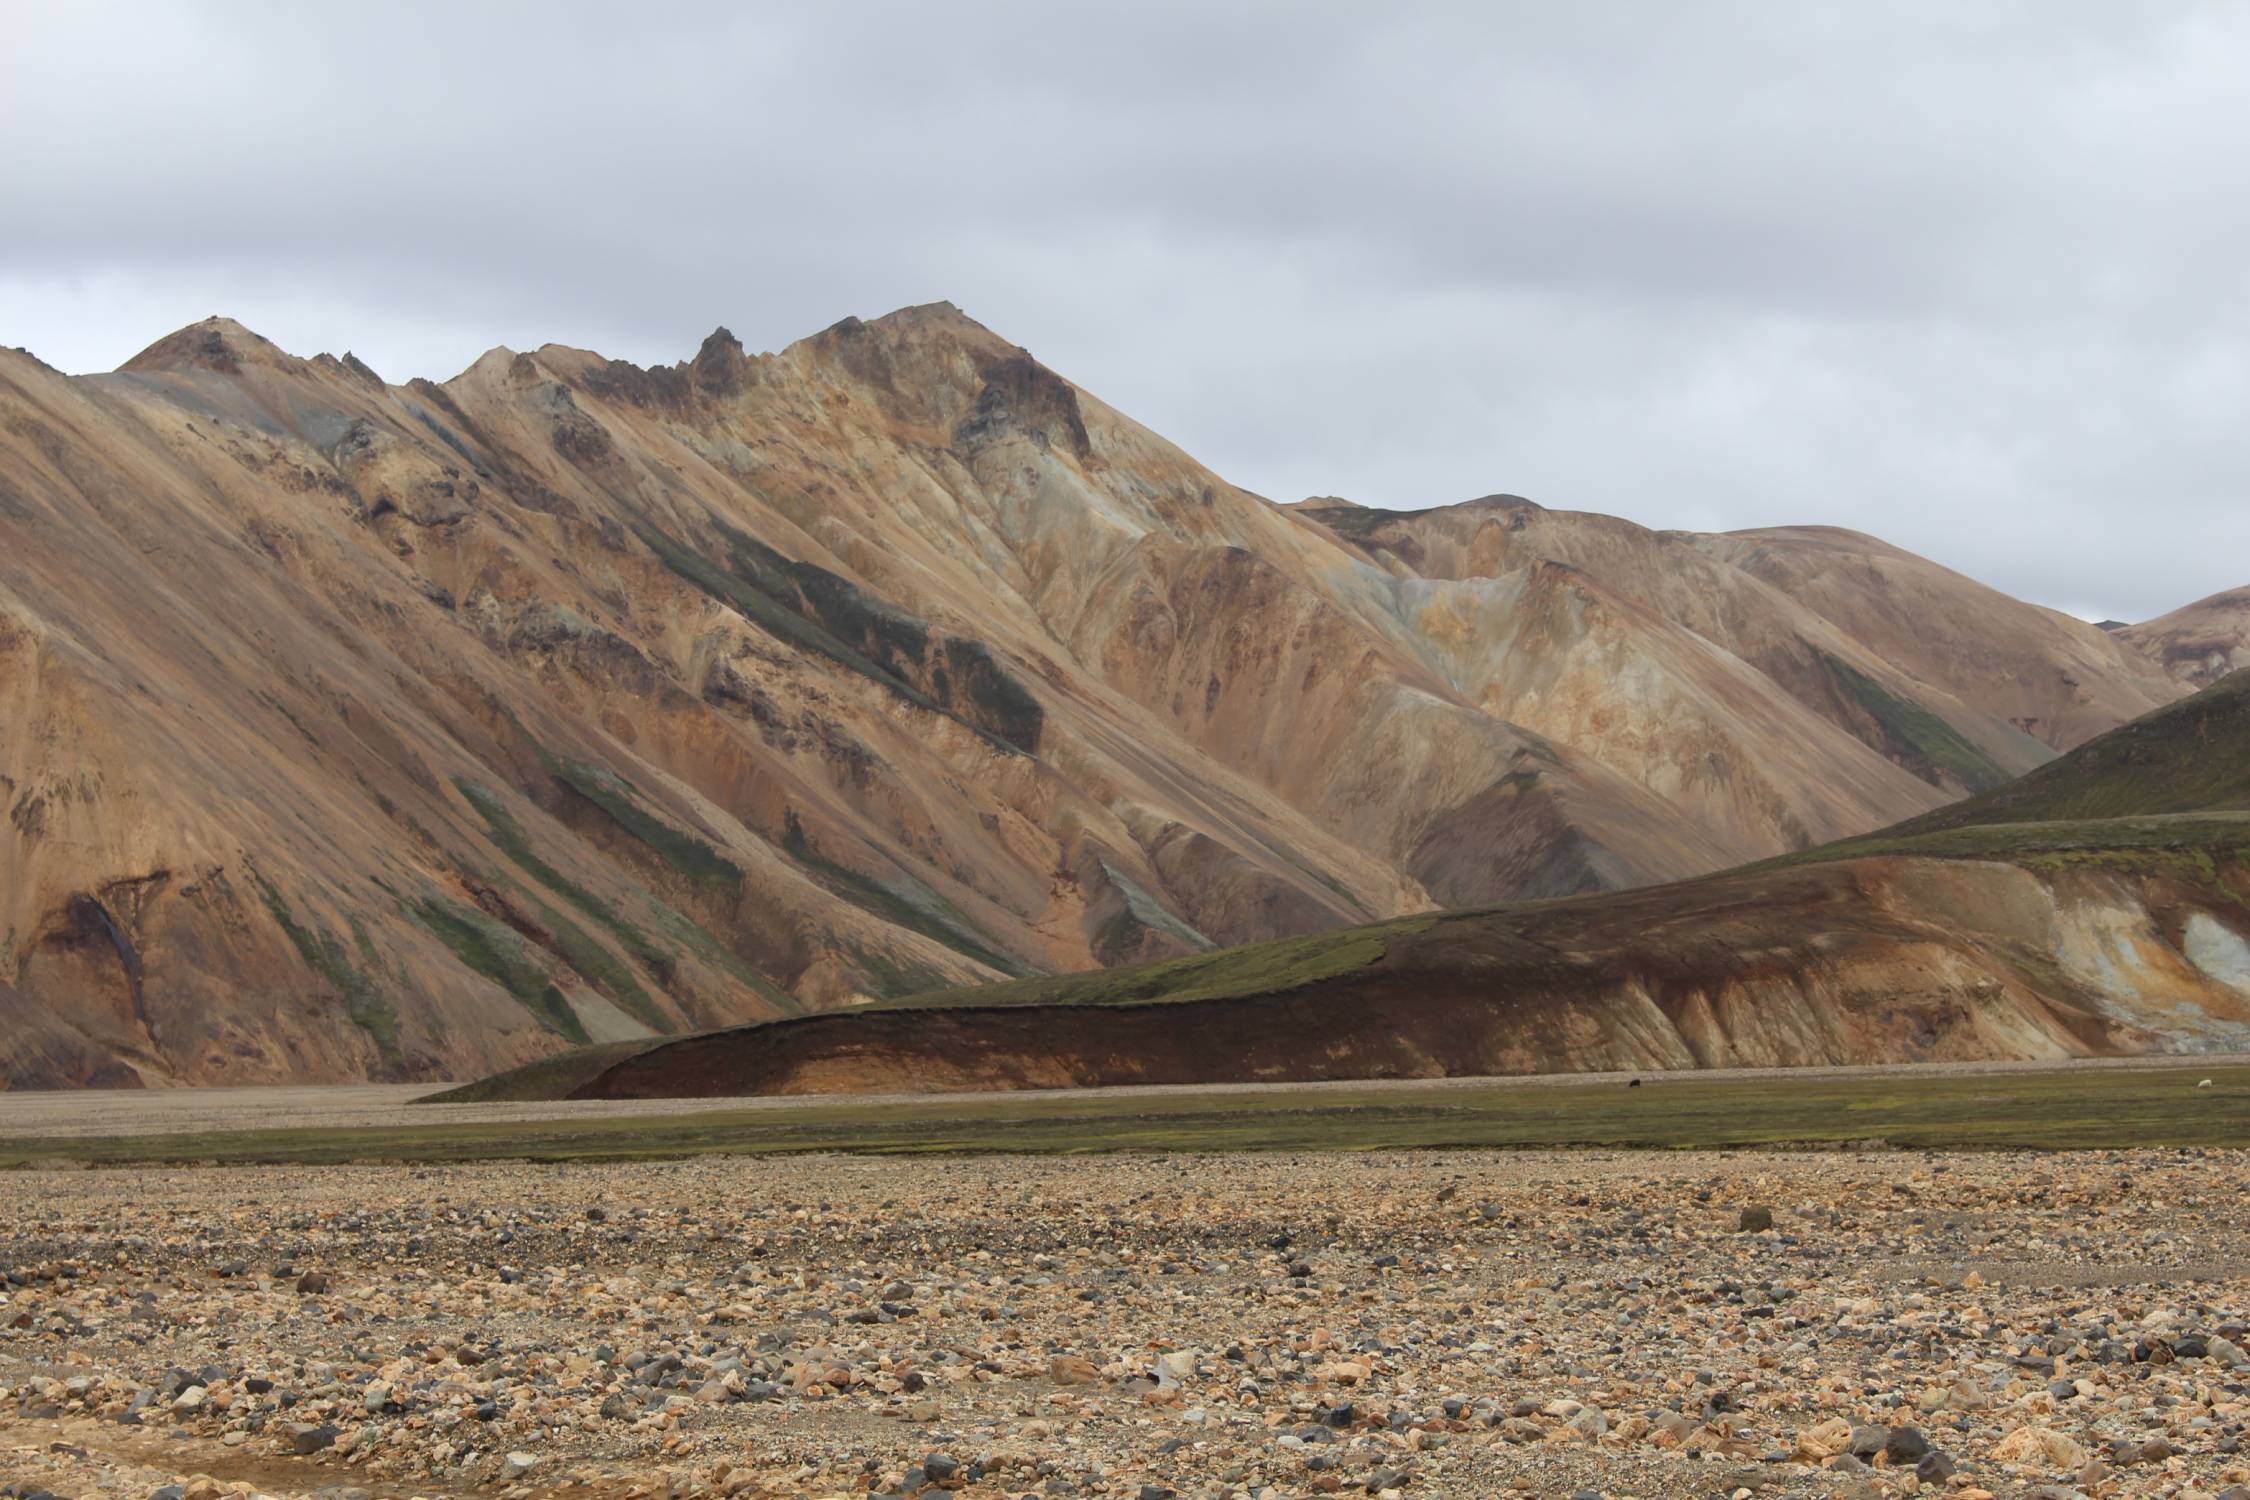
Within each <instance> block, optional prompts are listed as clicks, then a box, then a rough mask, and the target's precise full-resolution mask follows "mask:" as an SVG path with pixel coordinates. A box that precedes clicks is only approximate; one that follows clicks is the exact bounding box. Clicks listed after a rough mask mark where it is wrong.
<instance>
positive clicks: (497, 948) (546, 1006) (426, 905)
mask: <svg viewBox="0 0 2250 1500" xmlns="http://www.w3.org/2000/svg"><path fill="white" fill-rule="evenodd" d="M411 910H412V912H413V915H414V918H415V920H416V921H418V922H420V923H421V924H422V925H423V926H424V927H427V928H428V929H429V930H430V932H431V933H432V934H433V935H435V936H436V937H437V939H438V941H440V942H442V943H444V944H445V946H446V947H448V948H450V949H452V950H453V956H454V957H455V958H458V959H460V960H461V962H462V964H463V965H464V966H466V967H467V968H469V969H472V970H474V971H475V972H476V973H479V974H482V975H483V976H484V977H485V978H487V979H489V980H491V981H492V982H493V983H494V984H497V985H499V986H500V988H502V989H504V990H506V991H507V992H508V993H509V994H510V995H512V996H514V997H515V1000H516V1003H517V1004H519V1005H521V1006H522V1007H523V1008H524V1009H525V1010H527V1011H529V1012H531V1014H532V1016H533V1018H534V1019H536V1020H537V1021H538V1022H539V1024H540V1025H542V1026H544V1027H546V1028H547V1029H548V1030H549V1031H552V1032H554V1033H555V1034H556V1035H557V1036H562V1037H567V1038H569V1039H570V1040H571V1041H574V1042H577V1043H578V1044H579V1045H581V1046H584V1045H585V1044H586V1042H587V1041H588V1040H589V1038H588V1037H587V1035H586V1028H585V1027H584V1026H583V1025H581V1024H580V1023H579V1020H578V1015H577V1012H575V1011H573V1010H572V1009H571V1008H570V1001H569V1000H567V999H566V998H564V996H563V992H562V991H561V990H559V989H557V988H556V987H555V985H554V982H553V981H552V980H550V979H549V978H548V976H547V971H546V970H545V969H543V968H541V967H540V966H539V965H538V964H537V963H535V962H534V961H533V960H532V958H531V955H530V952H529V951H528V949H527V947H526V945H525V943H524V940H523V939H522V938H521V937H519V936H517V935H516V934H515V933H514V932H512V931H510V930H509V929H508V928H507V927H505V926H503V925H501V924H500V923H498V922H495V921H494V920H492V918H490V917H488V916H486V915H485V914H484V913H483V912H481V911H478V910H477V909H476V908H475V907H473V906H464V905H462V904H461V903H460V902H458V901H454V900H451V899H449V898H447V897H444V896H440V895H438V894H436V893H435V892H431V893H428V894H425V895H424V896H423V897H422V898H421V899H420V900H418V901H416V902H415V903H414V905H413V906H412V908H411Z"/></svg>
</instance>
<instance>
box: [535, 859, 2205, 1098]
mask: <svg viewBox="0 0 2250 1500" xmlns="http://www.w3.org/2000/svg"><path fill="white" fill-rule="evenodd" d="M2245 1049H2250V875H2246V874H2245V873H2244V872H2243V870H2242V868H2241V867H2240V866H2235V865H2229V866H2227V867H2225V868H2224V869H2223V870H2218V871H2214V870H2213V869H2210V868H2207V867H2198V866H2197V865H2196V864H2195V863H2194V862H2192V861H2189V862H2182V863H2178V864H2174V863H2171V862H2169V861H2167V860H2165V859H2163V858H2155V859H2150V860H2146V861H2143V860H2138V859H2136V860H2131V861H2127V862H2126V863H2124V864H2122V865H2116V866H2111V865H2104V864H2101V863H2092V864H2083V865H2081V864H2072V863H2067V862H2066V863H2063V864H2059V865H2057V866H2055V867H2052V868H2046V869H2031V868H2023V867H2019V866H2016V865H2009V864H1994V863H1987V862H1969V861H1952V860H1932V859H1905V858H1884V859H1868V860H1855V861H1848V862H1844V863H1839V864H1834V865H1817V866H1809V867H1805V868H1801V869H1796V870H1790V871H1783V872H1778V873H1761V874H1751V875H1743V876H1729V877H1724V878H1721V879H1718V880H1711V881H1698V882H1692V883H1689V884H1687V885H1683V886H1679V887H1670V888H1665V889H1661V890H1652V891H1645V892H1629V893H1625V894H1623V895H1619V896H1609V897H1602V898H1595V899H1590V900H1587V901H1582V902H1570V903H1563V904H1560V905H1557V906H1552V907H1547V908H1542V909H1538V910H1535V911H1528V912H1518V913H1502V914H1488V915H1474V914H1460V915H1453V916H1448V917H1445V918H1442V919H1437V920H1435V921H1433V922H1431V923H1429V924H1427V925H1420V924H1412V925H1409V926H1407V927H1404V928H1400V929H1396V930H1394V931H1392V932H1391V933H1390V934H1389V935H1388V936H1387V937H1386V939H1385V943H1384V951H1383V952H1382V954H1381V956H1380V957H1378V958H1376V959H1374V960H1373V961H1372V962H1370V963H1368V964H1367V965H1365V966H1364V967H1362V968H1356V969H1353V970H1352V971H1351V972H1349V973H1345V974H1340V975H1337V976H1334V977H1331V978H1328V979H1324V980H1321V981H1319V982H1316V983H1312V984H1307V985H1303V986H1300V987H1293V988H1290V989H1288V990H1286V991H1275V992H1258V993H1248V994H1243V995H1239V996H1231V997H1227V998H1220V999H1209V1000H1188V1001H1176V1002H1170V1003H1142V1004H1120V1005H1103V1004H1095V1005H1078V1006H1050V1005H1024V1006H1015V1007H1005V1006H990V1007H979V1006H976V1005H974V1004H963V1005H956V1006H949V1007H946V1008H943V1009H927V1010H903V1011H897V1012H892V1013H889V1014H882V1015H877V1014H871V1013H860V1014H854V1015H838V1016H833V1017H815V1018H811V1019H808V1020H804V1021H794V1022H787V1023H782V1024H779V1025H775V1026H769V1027H762V1028H758V1029H757V1030H756V1031H755V1032H752V1033H748V1034H745V1033H720V1034H717V1035H713V1036H704V1037H695V1038H688V1039H684V1040H682V1041H679V1042H674V1043H670V1044H667V1045H664V1046H661V1047H658V1048H656V1049H653V1050H651V1051H648V1052H646V1053H643V1054H642V1055H640V1056H637V1057H634V1058H631V1059H629V1060H626V1061H622V1062H619V1063H617V1064H615V1065H614V1066H611V1067H609V1068H607V1069H605V1070H603V1071H601V1072H600V1073H599V1074H598V1075H596V1076H594V1077H593V1078H592V1079H591V1080H590V1081H587V1082H585V1083H583V1084H582V1085H581V1086H580V1087H579V1089H578V1090H577V1093H578V1095H579V1096H580V1097H589V1098H634V1097H664V1096H668V1095H691V1094H699V1093H822V1092H849V1091H871V1092H890V1091H911V1090H934V1091H942V1090H949V1089H980V1088H996V1087H997V1088H1011V1087H1025V1088H1035V1087H1076V1086H1088V1085H1109V1084H1132V1083H1219V1082H1239V1081H1251V1080H1266V1081H1284V1080H1306V1079H1345V1078H1427V1077H1448V1076H1471V1075H1482V1074H1510V1073H1546V1072H1573V1071H1607V1070H1626V1071H1641V1070H1654V1069H1677V1068H1718V1067H1793V1066H1809V1065H1823V1064H1882V1063H1897V1062H1948V1061H1988V1060H2011V1059H2012V1060H2057V1059H2065V1058H2074V1057H2109V1056H2123V1055H2133V1054H2140V1053H2165V1052H2169V1053H2179V1052H2187V1053H2194V1052H2239V1051H2242V1050H2245Z"/></svg>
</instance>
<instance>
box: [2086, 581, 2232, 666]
mask: <svg viewBox="0 0 2250 1500" xmlns="http://www.w3.org/2000/svg"><path fill="white" fill-rule="evenodd" d="M2116 635H2117V637H2118V638H2119V639H2120V640H2121V641H2123V642H2125V643H2126V644H2127V645H2129V646H2131V647H2132V648H2133V649H2135V650H2137V651H2139V652H2140V653H2141V654H2142V655H2144V656H2147V657H2149V658H2151V659H2152V660H2154V661H2155V662H2156V663H2157V664H2158V665H2159V666H2161V667H2162V668H2163V669H2164V670H2165V671H2166V672H2168V673H2170V674H2171V675H2172V676H2174V677H2176V678H2178V679H2179V680H2180V681H2182V682H2185V683H2189V684H2191V685H2193V686H2195V687H2203V686H2205V685H2207V684H2209V683H2213V682H2216V681H2218V680H2219V679H2220V678H2222V677H2224V676H2226V675H2227V674H2228V673H2229V672H2234V671H2239V670H2240V669H2241V668H2243V667H2250V588H2241V589H2228V590H2227V591H2226V592H2225V593H2222V594H2213V595H2212V596H2211V597H2210V598H2208V599H2199V600H2197V601H2196V602H2195V603H2193V604H2190V605H2187V606H2185V607H2184V608H2181V609H2176V610H2173V611H2172V612H2171V613H2170V614H2168V615H2159V616H2157V617H2156V618H2155V619H2153V620H2147V621H2143V622H2142V623H2141V624H2138V625H2127V626H2123V627H2121V628H2120V629H2119V630H2118V631H2117V632H2116Z"/></svg>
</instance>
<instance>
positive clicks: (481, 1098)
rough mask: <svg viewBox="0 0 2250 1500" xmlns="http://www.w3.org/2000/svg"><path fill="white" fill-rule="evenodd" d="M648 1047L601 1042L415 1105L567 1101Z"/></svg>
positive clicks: (539, 1060) (646, 1043) (628, 1043)
mask: <svg viewBox="0 0 2250 1500" xmlns="http://www.w3.org/2000/svg"><path fill="white" fill-rule="evenodd" d="M650 1045H651V1044H650V1043H648V1042H645V1041H638V1042H602V1043H597V1044H596V1045H594V1046H591V1047H573V1048H571V1049H570V1050H569V1051H568V1052H558V1053H556V1054H555V1055H554V1056H553V1057H542V1058H539V1059H537V1060H536V1061H533V1062H527V1063H525V1064H524V1065H523V1066H522V1067H520V1068H510V1069H508V1070H507V1071H506V1072H504V1073H495V1074H493V1075H492V1076H491V1077H490V1078H479V1079H478V1080H476V1081H475V1082H474V1083H464V1084H460V1085H458V1086H456V1087H454V1088H449V1089H445V1090H443V1091H441V1092H439V1093H435V1094H431V1095H429V1096H428V1097H427V1098H423V1099H417V1100H415V1101H414V1102H415V1103H417V1104H501V1103H510V1102H514V1101H517V1100H525V1099H567V1098H568V1097H570V1094H571V1092H572V1091H573V1090H575V1089H578V1088H581V1087H583V1086H584V1085H586V1084H588V1083H591V1082H592V1081H593V1080H594V1079H596V1078H598V1077H600V1076H601V1075H602V1073H603V1071H604V1070H605V1069H607V1068H610V1067H612V1066H614V1065H616V1064H618V1063H621V1062H623V1061H625V1059H627V1058H629V1057H633V1056H635V1055H637V1054H638V1053H640V1052H642V1051H643V1050H645V1049H646V1048H648V1047H649V1046H650Z"/></svg>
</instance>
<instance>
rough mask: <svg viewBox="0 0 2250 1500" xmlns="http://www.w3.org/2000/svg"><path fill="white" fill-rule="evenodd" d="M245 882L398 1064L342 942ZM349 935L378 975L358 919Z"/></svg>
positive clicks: (382, 1002) (384, 1024)
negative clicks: (256, 891)
mask: <svg viewBox="0 0 2250 1500" xmlns="http://www.w3.org/2000/svg"><path fill="white" fill-rule="evenodd" d="M250 878H251V879H253V880H255V881H256V882H257V883H258V894H259V896H260V897H261V898H263V900H264V901H265V905H266V911H267V912H268V914H270V915H271V916H272V917H273V920H274V923H275V925H277V926H279V927H280V928H281V931H282V934H283V936H285V937H287V938H288V939H289V945H290V946H291V947H293V948H295V949H296V950H297V957H298V958H300V959H302V960H303V961H304V964H305V967H307V968H309V969H311V970H312V971H313V972H314V973H316V974H318V975H320V976H321V977H322V978H323V979H325V980H327V981H328V983H329V986H330V987H331V988H332V989H334V990H335V991H336V996H337V998H338V999H339V1000H340V1001H342V1003H343V1007H344V1015H345V1017H346V1018H347V1019H349V1020H350V1021H351V1023H352V1024H353V1025H354V1026H357V1027H358V1028H359V1029H360V1030H362V1031H364V1032H366V1033H367V1034H368V1036H369V1037H370V1038H371V1039H373V1041H374V1043H375V1053H376V1055H377V1056H378V1057H380V1058H381V1059H382V1060H383V1062H384V1063H385V1064H387V1065H396V1064H398V1063H400V1062H403V1061H404V1056H403V1054H402V1053H401V1052H400V1050H399V1045H398V1011H397V1009H396V1008H394V1007H393V1006H392V1004H391V1002H390V1001H388V1000H386V999H384V998H383V994H382V992H381V991H380V990H378V989H377V988H376V987H375V982H374V981H373V980H371V979H369V978H368V977H367V975H366V974H364V973H362V972H360V970H359V969H358V968H357V967H355V966H354V965H353V963H352V961H351V958H350V956H349V955H348V954H347V953H346V952H345V951H344V944H343V941H342V940H341V939H340V938H338V937H337V936H336V934H334V933H332V932H330V931H329V930H328V929H327V928H325V927H321V926H318V925H314V926H307V925H305V924H304V923H301V922H299V921H298V920H297V918H296V914H295V913H294V912H292V911H291V910H290V909H289V903H288V902H287V901H286V900H284V899H283V898H282V895H281V892H279V891H277V890H275V889H274V888H273V887H272V886H271V885H269V884H268V883H267V882H266V879H265V877H264V876H262V875H259V874H257V873H256V872H254V871H253V872H252V874H251V877H250ZM351 930H352V940H353V942H354V944H355V945H356V946H357V947H358V949H359V955H360V959H361V961H362V962H363V963H365V964H366V965H367V967H368V968H370V969H380V968H381V967H382V964H381V962H380V957H379V955H378V954H377V953H376V951H375V941H374V939H373V938H371V937H369V936H368V934H367V928H366V927H365V926H364V925H362V923H361V922H360V920H359V918H357V917H353V918H352V919H351ZM11 935H12V934H11Z"/></svg>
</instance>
